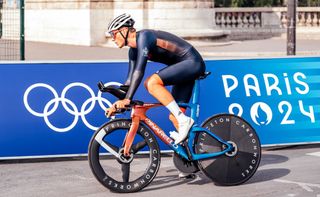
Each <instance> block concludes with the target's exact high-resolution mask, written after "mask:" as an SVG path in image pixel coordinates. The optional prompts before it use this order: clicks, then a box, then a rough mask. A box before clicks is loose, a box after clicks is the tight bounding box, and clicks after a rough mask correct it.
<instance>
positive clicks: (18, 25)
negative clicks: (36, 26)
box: [0, 0, 25, 60]
mask: <svg viewBox="0 0 320 197" xmlns="http://www.w3.org/2000/svg"><path fill="white" fill-rule="evenodd" d="M24 59H25V58H24V0H0V60H24Z"/></svg>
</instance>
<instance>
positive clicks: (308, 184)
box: [274, 179, 320, 192]
mask: <svg viewBox="0 0 320 197" xmlns="http://www.w3.org/2000/svg"><path fill="white" fill-rule="evenodd" d="M274 181H276V182H279V183H289V184H296V185H299V186H300V187H302V188H303V189H305V190H307V191H308V192H313V189H311V187H318V188H320V184H313V183H302V182H295V181H287V180H281V179H275V180H274Z"/></svg>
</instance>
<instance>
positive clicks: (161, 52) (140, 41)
mask: <svg viewBox="0 0 320 197" xmlns="http://www.w3.org/2000/svg"><path fill="white" fill-rule="evenodd" d="M136 39H137V47H136V48H130V49H129V71H128V76H127V80H126V82H125V85H130V87H129V90H128V92H127V95H126V98H128V99H130V100H131V99H132V97H133V95H134V93H135V91H136V90H137V88H138V86H139V84H140V83H141V81H142V78H143V76H144V72H145V67H146V64H147V61H148V60H150V61H154V62H160V63H163V64H165V65H167V67H165V68H163V69H161V70H159V71H157V72H156V73H157V74H158V75H159V77H160V78H161V80H162V81H163V83H164V85H165V86H167V85H173V87H172V91H171V93H172V96H173V97H174V99H175V100H176V102H183V103H188V102H189V100H190V97H191V95H192V90H193V86H194V82H195V80H196V79H197V78H198V77H199V76H201V75H202V74H203V73H204V72H205V64H204V62H203V59H202V57H201V56H200V54H199V53H198V51H197V50H196V49H195V48H194V47H193V46H192V45H190V44H189V43H188V42H186V41H185V40H183V39H181V38H179V37H177V36H175V35H173V34H170V33H168V32H164V31H155V30H147V29H145V30H141V31H139V32H137V36H136Z"/></svg>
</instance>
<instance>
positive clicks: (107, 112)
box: [105, 107, 116, 118]
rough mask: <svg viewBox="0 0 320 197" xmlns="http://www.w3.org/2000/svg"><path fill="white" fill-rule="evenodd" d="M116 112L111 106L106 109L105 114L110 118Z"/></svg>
mask: <svg viewBox="0 0 320 197" xmlns="http://www.w3.org/2000/svg"><path fill="white" fill-rule="evenodd" d="M114 112H116V109H115V108H113V107H110V108H107V109H106V112H105V114H106V116H107V118H110V116H113V115H114Z"/></svg>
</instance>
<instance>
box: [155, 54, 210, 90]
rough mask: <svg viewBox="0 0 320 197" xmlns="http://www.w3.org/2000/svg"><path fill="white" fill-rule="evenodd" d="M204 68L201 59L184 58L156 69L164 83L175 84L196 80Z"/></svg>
mask: <svg viewBox="0 0 320 197" xmlns="http://www.w3.org/2000/svg"><path fill="white" fill-rule="evenodd" d="M204 70H205V67H204V64H203V62H202V61H200V62H199V61H195V60H192V59H191V60H184V61H181V62H178V63H176V64H173V65H170V66H167V67H165V68H163V69H162V70H160V71H158V72H157V74H158V75H159V76H160V78H161V80H162V81H163V83H164V85H166V86H167V85H176V84H183V83H186V82H190V81H194V80H196V79H197V78H198V77H199V76H200V75H201V74H202V73H203V72H204Z"/></svg>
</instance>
